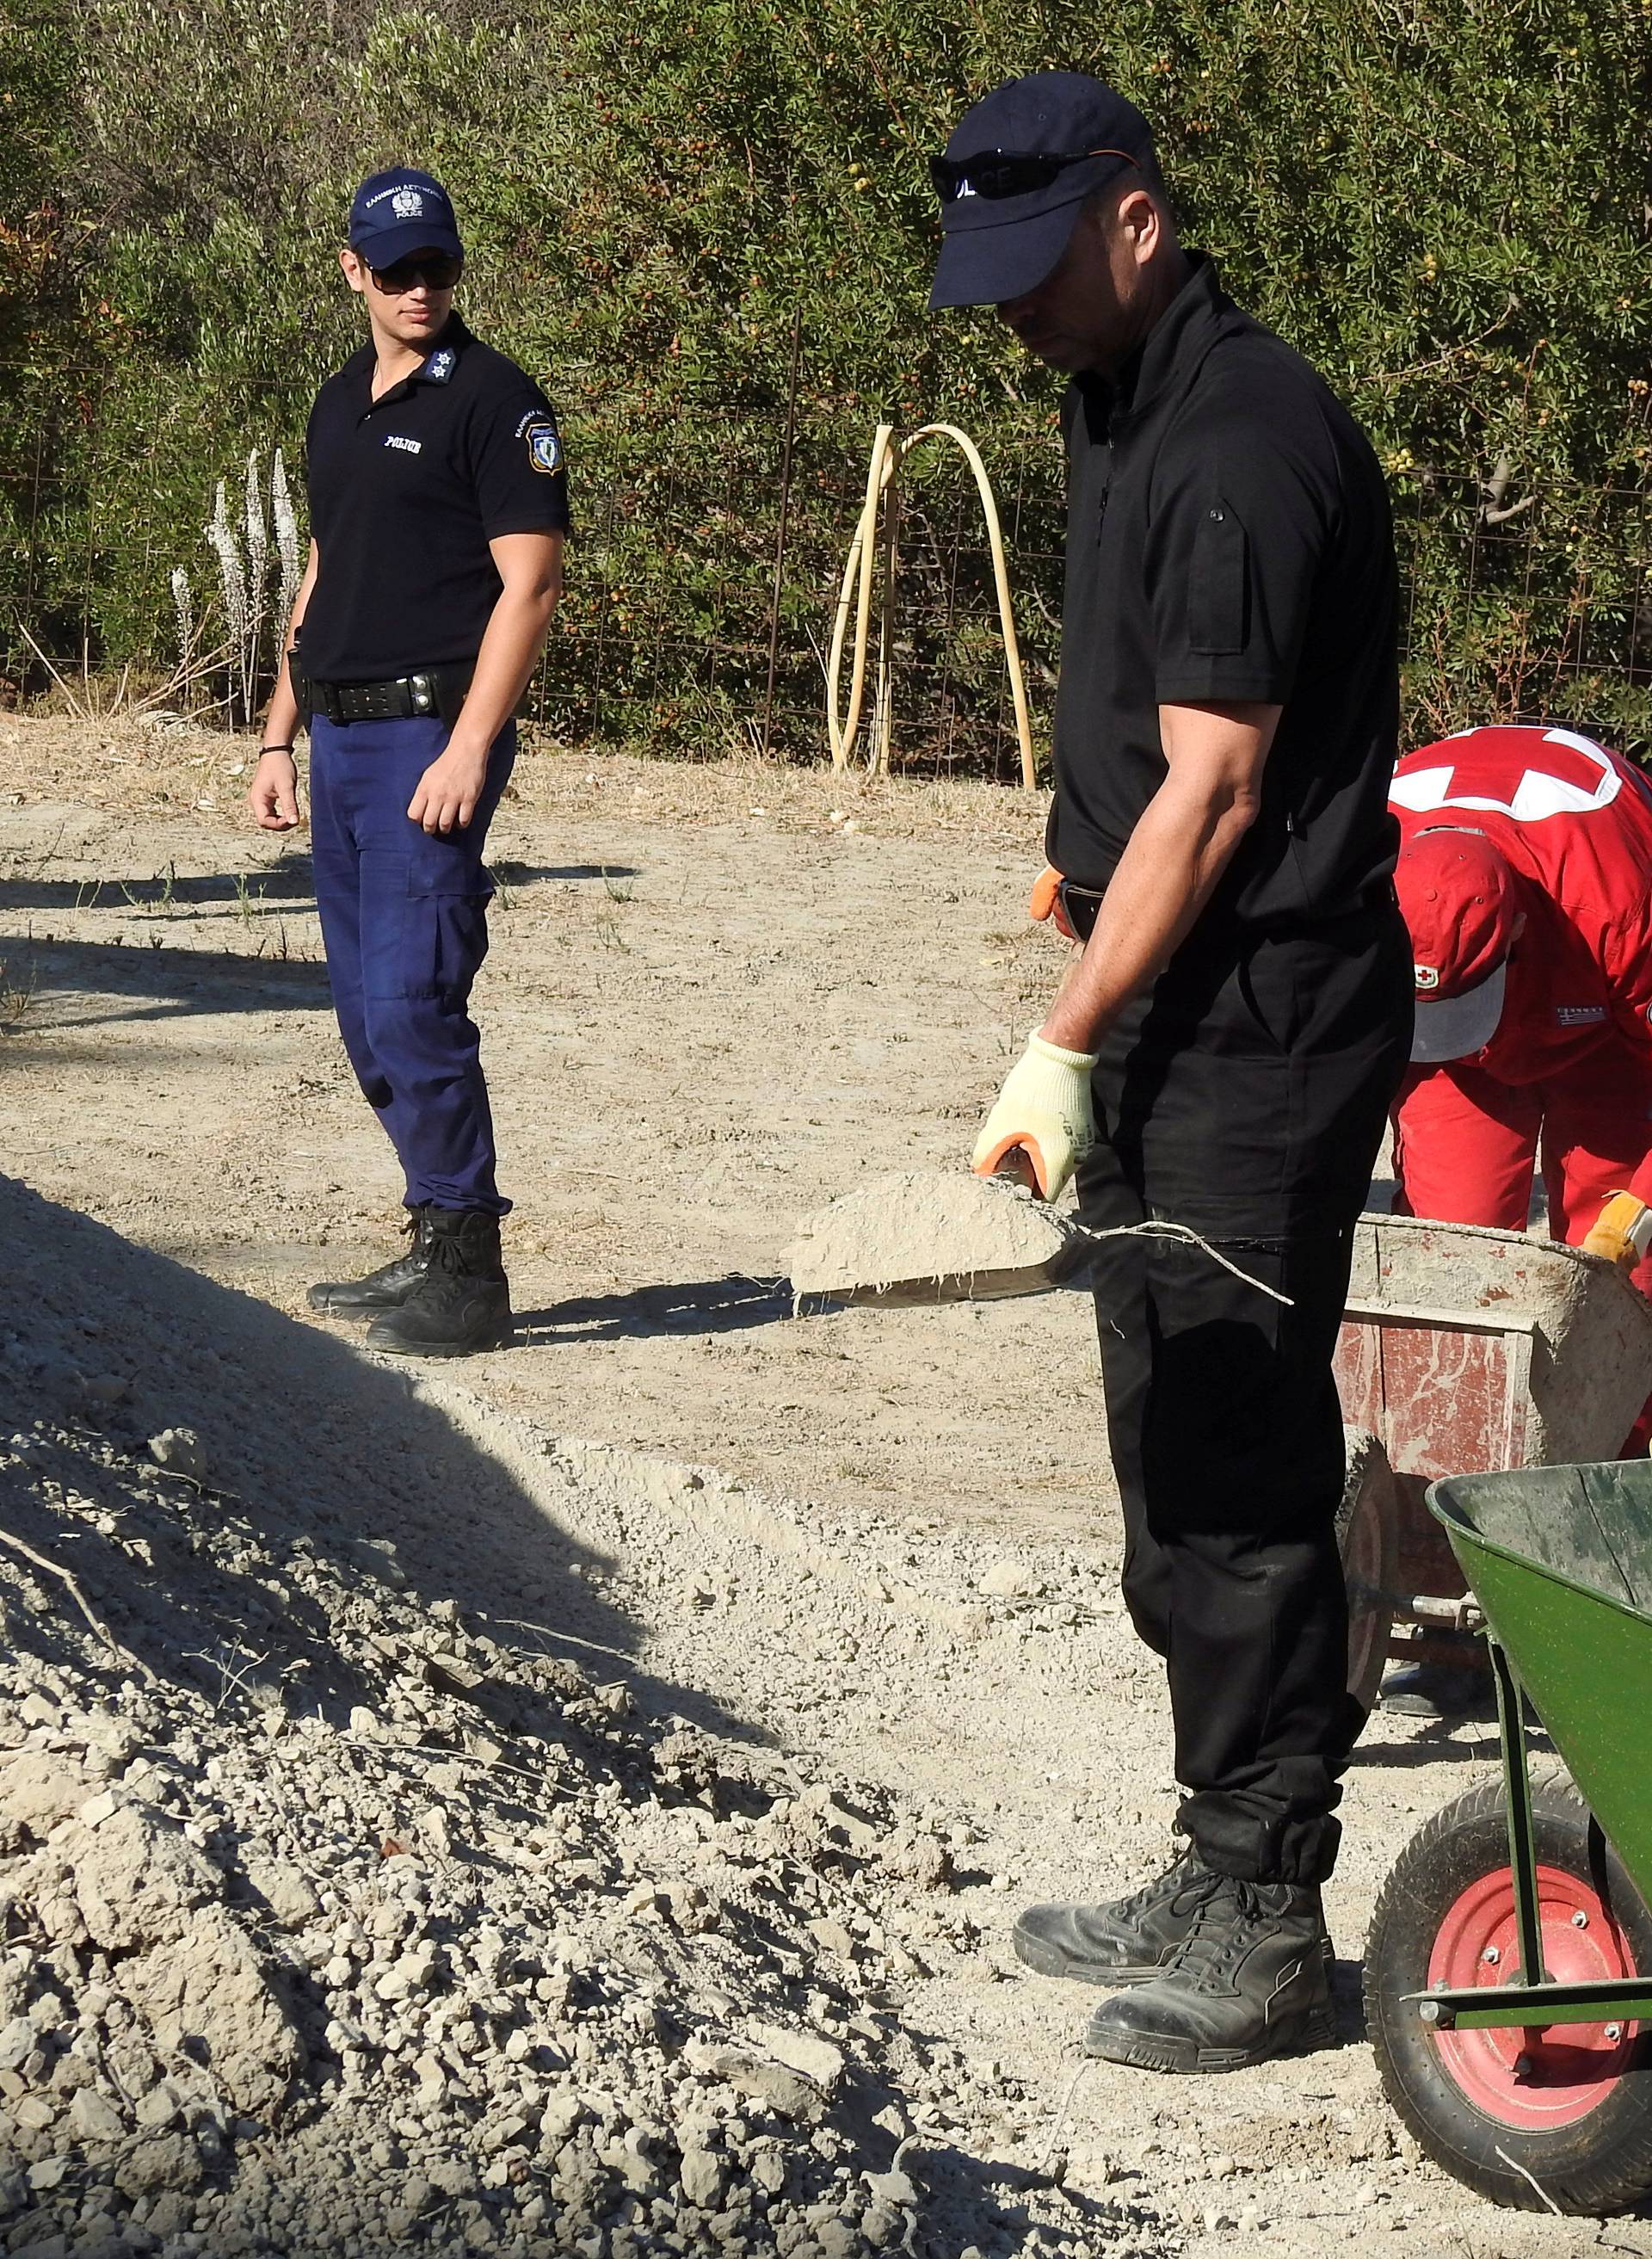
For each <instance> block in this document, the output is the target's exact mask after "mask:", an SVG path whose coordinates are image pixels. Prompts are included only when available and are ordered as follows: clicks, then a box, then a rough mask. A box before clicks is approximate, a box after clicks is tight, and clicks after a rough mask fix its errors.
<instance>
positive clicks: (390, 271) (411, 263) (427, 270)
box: [367, 251, 465, 298]
mask: <svg viewBox="0 0 1652 2259" xmlns="http://www.w3.org/2000/svg"><path fill="white" fill-rule="evenodd" d="M464 265H465V262H464V260H462V259H456V258H455V257H454V255H453V253H452V252H451V251H427V252H424V253H417V252H416V253H414V254H413V255H412V257H411V258H409V259H398V260H396V262H395V266H394V267H368V268H367V272H368V274H371V275H372V277H373V287H374V289H375V290H382V291H384V292H385V293H386V295H387V296H389V297H393V298H395V297H402V296H405V295H406V293H407V292H408V291H409V290H417V289H418V287H419V285H420V283H421V282H422V283H423V284H424V288H425V289H427V290H451V289H452V287H453V285H454V283H455V282H457V281H458V280H459V275H460V274H461V272H462V271H463V269H464Z"/></svg>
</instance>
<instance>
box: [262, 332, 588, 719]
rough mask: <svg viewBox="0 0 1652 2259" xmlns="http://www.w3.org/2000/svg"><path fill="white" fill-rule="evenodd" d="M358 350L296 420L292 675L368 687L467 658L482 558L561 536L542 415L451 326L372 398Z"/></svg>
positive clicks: (557, 449)
mask: <svg viewBox="0 0 1652 2259" xmlns="http://www.w3.org/2000/svg"><path fill="white" fill-rule="evenodd" d="M373 374H374V350H373V347H372V346H370V345H369V346H363V348H362V349H361V351H360V353H352V355H351V357H350V359H349V360H347V361H346V362H345V365H344V367H342V368H341V369H340V370H339V371H338V374H337V375H336V376H331V377H329V378H328V380H327V381H326V383H325V384H324V385H323V387H322V388H321V390H320V392H319V393H318V394H317V397H316V404H315V406H314V407H313V408H312V409H311V410H310V427H309V433H308V438H307V467H308V476H309V487H310V533H311V535H312V537H313V538H314V539H315V543H316V546H317V552H318V555H319V559H320V562H319V566H318V569H317V577H316V584H315V587H314V588H312V589H311V591H310V602H309V603H308V604H307V605H306V607H305V609H304V620H303V663H304V671H305V673H308V674H309V675H310V676H311V677H312V678H313V679H314V680H315V681H318V682H380V681H392V680H394V679H395V677H397V676H399V675H403V674H411V673H416V672H417V670H418V669H420V668H421V667H429V666H450V665H452V664H453V663H454V662H456V661H464V660H466V659H474V657H475V656H476V653H477V652H478V651H479V650H480V649H481V639H482V635H483V632H484V631H485V630H486V628H487V625H488V616H489V615H490V614H491V612H492V610H493V608H494V605H495V602H497V601H498V597H499V592H500V588H501V586H502V583H501V581H500V578H499V574H498V571H497V569H496V567H495V564H494V560H493V557H492V555H491V553H490V552H489V550H488V543H489V542H490V541H492V540H495V539H496V538H498V537H499V536H500V535H501V534H504V533H561V532H564V531H566V528H567V523H568V493H567V473H566V468H565V467H564V464H563V460H562V441H561V438H560V435H559V432H558V431H557V421H556V415H555V412H554V410H552V406H551V403H550V402H549V401H548V400H547V399H546V398H545V395H544V393H543V392H541V391H540V389H539V388H538V385H537V384H535V382H534V381H533V380H532V378H531V377H530V376H529V375H528V374H526V372H525V371H524V370H523V369H520V368H518V367H516V363H515V361H512V360H506V358H505V356H504V355H503V353H495V352H494V350H493V348H492V347H491V346H485V345H483V344H482V343H481V340H480V339H479V338H474V337H473V336H472V335H471V333H470V331H468V330H467V329H466V326H465V324H463V322H461V321H460V320H459V317H458V316H457V315H454V316H453V317H452V318H451V319H450V320H449V322H448V323H447V324H446V326H445V329H444V330H443V331H442V333H441V335H440V337H439V338H438V339H437V341H436V344H435V346H433V347H432V348H431V352H430V353H429V354H428V355H427V356H426V358H425V360H424V362H423V364H422V365H421V366H420V367H418V368H417V369H416V370H415V371H414V373H413V374H412V375H411V376H409V377H405V378H403V380H402V382H401V383H399V384H395V385H392V386H391V388H390V389H389V390H388V392H386V393H384V394H382V395H381V397H380V398H379V399H377V400H374V397H373Z"/></svg>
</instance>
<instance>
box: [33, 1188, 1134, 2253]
mask: <svg viewBox="0 0 1652 2259" xmlns="http://www.w3.org/2000/svg"><path fill="white" fill-rule="evenodd" d="M0 1232H3V1233H4V1243H5V1245H6V1248H7V1251H8V1265H9V1269H10V1272H11V1286H12V1288H13V1299H12V1301H11V1306H10V1312H9V1315H8V1316H7V1317H6V1319H5V1320H4V1322H0V1327H3V1329H0V2242H3V2246H4V2249H5V2250H7V2251H9V2252H13V2253H18V2254H28V2255H32V2259H57V2255H67V2254H68V2253H70V2252H73V2253H75V2254H76V2255H82V2259H110V2255H113V2254H117V2253H125V2252H158V2253H160V2254H161V2255H162V2259H173V2255H182V2254H185V2253H203V2254H210V2255H211V2259H221V2255H222V2259H228V2255H232V2254H237V2253H247V2254H253V2255H281V2254H285V2255H292V2259H301V2255H302V2259H310V2255H317V2259H320V2255H335V2254H336V2255H345V2254H350V2255H352V2259H357V2255H376V2254H381V2253H383V2254H389V2253H393V2252H394V2253H403V2252H409V2251H419V2252H422V2251H431V2252H441V2253H459V2252H474V2251H498V2252H502V2253H510V2254H521V2255H527V2254H545V2255H549V2254H552V2253H555V2254H558V2255H563V2254H570V2253H577V2254H581V2255H588V2259H607V2255H612V2259H624V2255H630V2254H637V2255H641V2254H643V2253H649V2254H653V2253H670V2252H675V2253H683V2254H687V2253H697V2252H701V2251H705V2252H727V2253H730V2254H735V2255H739V2254H744V2253H747V2252H751V2253H758V2252H765V2253H766V2252H776V2253H780V2254H794V2253H795V2254H802V2255H812V2254H820V2255H822V2259H839V2255H849V2254H853V2253H858V2252H863V2251H872V2250H879V2249H881V2250H888V2251H895V2250H902V2251H908V2252H913V2253H929V2254H936V2255H938V2254H941V2253H945V2254H948V2255H953V2259H956V2255H959V2254H967V2253H968V2252H969V2251H970V2250H971V2249H972V2248H973V2249H974V2250H976V2251H977V2252H978V2253H979V2254H982V2255H986V2254H997V2253H1010V2252H1015V2251H1022V2250H1039V2251H1048V2252H1050V2253H1068V2254H1072V2255H1074V2259H1082V2255H1084V2254H1086V2253H1098V2254H1099V2253H1100V2252H1102V2251H1107V2252H1109V2253H1114V2252H1116V2253H1118V2254H1119V2255H1121V2259H1123V2255H1157V2254H1160V2253H1162V2252H1164V2251H1165V2250H1166V2249H1167V2248H1170V2247H1169V2246H1168V2245H1167V2243H1166V2241H1165V2239H1164V2235H1163V2234H1161V2232H1160V2231H1159V2230H1158V2228H1157V2227H1156V2226H1155V2224H1154V2222H1153V2221H1152V2220H1151V2219H1150V2217H1149V2216H1148V2215H1146V2214H1144V2213H1143V2212H1142V2211H1141V2210H1140V2209H1138V2208H1135V2207H1131V2206H1125V2205H1121V2206H1116V2207H1113V2208H1111V2209H1110V2211H1107V2212H1102V2211H1099V2210H1098V2209H1097V2208H1096V2207H1095V2206H1091V2207H1090V2208H1089V2209H1088V2210H1087V2212H1086V2213H1085V2215H1084V2217H1083V2220H1082V2221H1081V2223H1080V2224H1079V2225H1078V2226H1075V2224H1074V2219H1075V2215H1074V2213H1073V2210H1072V2206H1071V2205H1070V2204H1069V2203H1068V2202H1067V2201H1066V2200H1065V2199H1064V2198H1063V2196H1062V2194H1061V2191H1059V2189H1057V2187H1055V2186H1053V2185H1051V2184H1050V2183H1049V2182H1048V2180H1041V2179H1040V2178H1039V2177H1038V2176H1037V2175H1036V2174H1033V2173H1023V2174H1022V2175H1020V2176H1019V2177H1011V2178H1009V2179H1007V2178H1006V2177H1005V2176H1004V2175H1003V2173H1002V2171H1001V2170H999V2171H996V2172H993V2171H989V2170H987V2168H986V2166H985V2165H984V2164H982V2163H980V2162H979V2161H978V2160H976V2159H974V2158H972V2157H971V2156H969V2155H967V2154H966V2153H965V2151H964V2150H963V2149H961V2148H959V2147H958V2146H955V2145H952V2144H950V2143H948V2142H947V2141H925V2140H924V2139H923V2138H922V2137H921V2136H919V2137H917V2138H915V2137H914V2127H915V2124H921V2122H922V2120H923V2119H924V2118H925V2117H926V2116H929V2115H932V2114H933V2113H932V2111H931V2109H930V2108H929V2105H931V2104H932V2103H933V2101H934V2099H935V2097H936V2094H937V2093H943V2094H945V2095H946V2096H947V2097H948V2099H949V2100H951V2101H952V2102H954V2103H956V2099H957V2096H958V2084H959V2080H960V2079H961V2078H962V2077H965V2073H963V2072H962V2070H960V2068H959V2065H958V2059H957V2058H956V2057H953V2056H949V2055H948V2053H947V2051H946V2049H944V2048H943V2047H938V2046H937V2045H936V2042H934V2040H933V2039H932V2038H930V2039H928V2040H921V2039H920V2038H919V2037H918V2036H916V2035H913V2034H912V2033H910V2032H909V2031H908V2029H907V2028H906V2027H905V2025H904V2024H903V2022H902V2020H901V2014H900V2008H899V1984H898V1976H899V1971H898V1968H897V1967H896V1966H895V1964H894V1958H893V1955H894V1949H893V1946H892V1945H890V1944H889V1943H888V1942H887V1939H886V1931H885V1924H886V1923H889V1924H891V1925H893V1922H894V1913H895V1910H896V1909H897V1908H898V1907H900V1906H902V1905H907V1904H909V1903H910V1902H911V1901H912V1900H913V1899H915V1898H921V1897H922V1895H923V1894H924V1893H925V1892H934V1891H935V1890H936V1889H938V1888H943V1886H944V1883H945V1879H946V1870H947V1858H948V1855H947V1851H946V1848H945V1846H944V1844H943V1842H940V1841H939V1840H938V1839H937V1838H936V1836H935V1835H933V1834H931V1833H929V1832H927V1831H926V1829H925V1828H924V1827H923V1826H922V1825H920V1824H918V1823H917V1822H916V1821H915V1820H914V1819H913V1818H912V1816H911V1815H909V1814H903V1813H902V1812H901V1811H900V1810H899V1809H897V1808H896V1806H894V1803H893V1802H892V1801H891V1799H890V1798H889V1797H888V1796H887V1793H885V1792H880V1791H879V1792H872V1791H864V1792H855V1791H852V1790H851V1791H850V1792H845V1791H844V1788H843V1786H842V1785H841V1784H827V1783H822V1781H821V1780H819V1779H817V1778H813V1777H812V1776H811V1773H810V1771H809V1767H808V1761H807V1759H806V1758H802V1757H797V1756H795V1755H792V1756H788V1755H787V1753H785V1752H783V1751H780V1750H777V1749H774V1748H773V1747H772V1746H765V1744H764V1743H763V1742H761V1741H760V1740H759V1739H758V1738H756V1737H755V1736H753V1735H750V1734H748V1733H745V1732H744V1731H743V1728H742V1722H741V1721H740V1720H739V1719H738V1717H737V1716H736V1715H734V1714H719V1713H718V1712H717V1711H716V1708H715V1707H714V1706H713V1705H711V1704H710V1703H709V1702H708V1701H707V1700H706V1699H705V1698H704V1697H703V1696H699V1695H691V1694H688V1693H687V1692H682V1691H681V1690H675V1689H673V1687H672V1686H670V1685H668V1684H666V1683H664V1682H662V1681H661V1680H659V1679H658V1678H654V1677H652V1675H651V1673H650V1671H649V1667H648V1658H647V1657H646V1655H645V1654H644V1653H643V1652H641V1651H639V1648H638V1643H637V1638H636V1636H635V1634H634V1632H633V1631H632V1630H631V1628H630V1627H629V1626H628V1625H627V1624H626V1623H625V1622H624V1621H623V1620H621V1619H620V1618H619V1617H618V1616H617V1614H616V1613H615V1612H614V1611H613V1610H612V1609H611V1607H609V1606H608V1605H607V1604H606V1603H605V1602H604V1601H603V1600H602V1596H601V1593H600V1591H599V1590H598V1589H597V1588H598V1586H600V1582H601V1579H600V1578H599V1577H598V1576H597V1575H596V1573H595V1571H596V1568H597V1565H598V1564H595V1563H593V1562H592V1561H590V1560H589V1559H582V1558H581V1557H580V1552H579V1547H578V1545H577V1543H575V1542H574V1541H573V1539H572V1538H570V1537H569V1536H567V1535H566V1532H564V1531H562V1530H560V1529H559V1528H558V1527H557V1525H556V1523H555V1521H554V1520H553V1519H552V1518H550V1517H548V1516H547V1514H546V1513H545V1507H544V1501H543V1500H542V1499H538V1498H534V1497H530V1495H529V1494H528V1493H526V1492H525V1490H524V1488H523V1484H522V1481H521V1479H520V1476H519V1475H518V1474H516V1473H513V1472H512V1470H511V1468H510V1466H509V1464H507V1463H506V1461H505V1460H503V1459H502V1458H499V1457H490V1456H489V1454H488V1452H487V1451H486V1450H483V1449H481V1447H480V1446H479V1445H478V1443H477V1442H476V1440H475V1438H474V1436H469V1435H466V1433H465V1432H463V1430H462V1429H461V1428H460V1427H459V1426H458V1425H456V1424H455V1423H454V1422H452V1421H451V1420H449V1419H448V1418H446V1417H445V1416H444V1415H443V1414H442V1412H441V1411H440V1409H439V1407H437V1406H435V1405H433V1404H432V1403H431V1401H430V1400H428V1399H427V1398H426V1397H425V1396H424V1394H422V1393H421V1392H420V1391H419V1390H418V1389H417V1387H416V1386H412V1385H410V1384H409V1380H408V1379H407V1378H406V1377H405V1376H404V1375H402V1374H401V1373H398V1372H393V1371H388V1370H387V1369H385V1368H383V1367H381V1366H378V1365H374V1364H373V1363H371V1362H369V1361H367V1360H366V1359H364V1358H361V1357H360V1355H359V1354H358V1353H357V1352H355V1351H354V1350H352V1349H351V1348H350V1347H348V1346H346V1345H345V1344H343V1343H339V1342H338V1340H336V1339H334V1338H332V1337H330V1336H325V1335H323V1334H321V1333H320V1332H318V1331H316V1330H313V1329H309V1328H305V1327H302V1326H298V1325H295V1324H293V1323H292V1322H290V1321H288V1320H286V1319H284V1318H282V1317H281V1316H280V1315H278V1314H277V1313H275V1312H274V1311H271V1310H269V1309H267V1308H264V1307H263V1306H262V1305H260V1304H258V1303H255V1302H253V1301H249V1300H247V1299H246V1298H244V1297H240V1296H238V1295H235V1294H231V1293H227V1292H225V1291H224V1290H223V1289H220V1288H218V1287H217V1286H213V1285H211V1284H210V1282H209V1281H207V1280H205V1279H201V1278H199V1277H197V1276H196V1274H194V1273H192V1272H188V1271H185V1270H183V1269H182V1268H180V1267H179V1266H177V1265H173V1264H170V1263H168V1262H167V1261H165V1260H164V1259H162V1258H159V1257H156V1256H153V1255H152V1254H149V1253H148V1252H146V1251H143V1250H140V1249H138V1248H136V1247H133V1246H132V1245H130V1244H128V1243H125V1242H124V1241H122V1240H120V1239H118V1238H117V1236H115V1235H114V1234H112V1233H110V1232H108V1231H106V1230H104V1229H102V1228H101V1227H99V1226H97V1225H96V1224H94V1223H91V1222H88V1221H86V1220H85V1219H82V1218H80V1217H77V1216H75V1215H70V1214H68V1212H66V1211H65V1210H63V1209H61V1208H53V1207H52V1206H50V1205H49V1204H48V1203H46V1202H44V1201H39V1200H38V1199H36V1198H35V1197H34V1196H33V1195H32V1194H30V1193H28V1192H27V1191H25V1189H24V1188H22V1187H18V1186H16V1185H13V1184H11V1183H9V1182H6V1181H4V1180H0ZM576 1464H579V1462H577V1461H571V1462H570V1465H576ZM566 1479H568V1480H573V1479H575V1478H574V1477H573V1475H568V1476H567V1478H566ZM612 1479H616V1480H617V1479H618V1477H617V1475H616V1476H614V1477H613V1478H612ZM646 1496H647V1493H646V1489H645V1486H640V1485H639V1487H638V1491H637V1499H638V1501H639V1510H641V1506H642V1505H644V1504H645V1501H646ZM851 1948H852V1949H853V1953H854V1956H855V1957H856V1958H858V1962H859V1964H860V1969H861V1971H862V1973H861V1974H860V1975H859V1976H858V1978H857V1981H856V1983H855V1984H854V1985H853V1986H852V1987H851V1985H849V1984H848V1983H847V1982H846V1981H845V1979H844V1976H843V1974H842V1972H843V1971H844V1970H845V1969H846V1968H847V1967H848V1966H849V1965H850V1960H851ZM886 1953H887V1956H889V1957H888V1958H887V1959H886V1958H880V1956H885V1955H886ZM866 1972H870V1973H869V1974H868V1973H866ZM880 1972H881V1973H880Z"/></svg>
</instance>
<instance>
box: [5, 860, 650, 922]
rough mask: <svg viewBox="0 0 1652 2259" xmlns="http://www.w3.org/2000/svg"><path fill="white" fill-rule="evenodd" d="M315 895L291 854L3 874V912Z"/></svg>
mask: <svg viewBox="0 0 1652 2259" xmlns="http://www.w3.org/2000/svg"><path fill="white" fill-rule="evenodd" d="M490 868H491V869H492V871H493V874H494V876H495V879H497V880H499V881H500V882H501V883H502V885H505V886H509V887H530V886H534V885H537V884H538V883H539V882H540V881H541V880H545V881H547V882H556V883H560V884H563V885H575V884H578V883H581V882H583V881H586V880H623V879H635V878H638V877H640V876H641V873H640V872H639V871H638V870H637V867H636V866H635V865H633V864H630V863H516V862H512V861H510V860H509V859H504V860H502V861H500V862H497V863H495V864H493V865H491V866H490ZM315 899H316V887H315V879H314V875H313V873H312V869H311V865H310V857H309V856H308V855H305V854H294V855H287V856H283V857H282V859H281V861H280V862H279V863H274V864H271V865H268V866H266V867H265V868H263V869H261V870H258V869H254V870H251V871H221V872H217V871H209V872H205V873H202V874H200V875H197V876H190V877H186V878H180V877H179V876H178V874H177V873H176V872H175V871H174V870H172V869H170V868H168V869H166V870H160V871H156V872H154V873H152V874H151V875H150V876H149V877H148V878H146V879H47V878H42V877H40V876H39V874H38V873H36V874H27V875H25V874H18V875H17V876H15V877H12V878H8V879H0V916H6V915H7V914H9V913H15V912H17V911H20V910H28V911H46V910H64V911H68V910H121V909H134V910H158V911H160V912H161V913H162V914H163V915H165V916H174V917H180V918H189V917H192V916H197V915H198V914H199V913H201V912H202V911H206V912H208V913H209V914H212V915H228V916H236V917H239V916H246V917H249V918H251V917H255V916H259V915H260V914H262V913H267V911H269V910H271V909H292V908H294V907H296V905H299V904H301V903H302V904H311V905H313V903H314V901H315Z"/></svg>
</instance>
